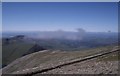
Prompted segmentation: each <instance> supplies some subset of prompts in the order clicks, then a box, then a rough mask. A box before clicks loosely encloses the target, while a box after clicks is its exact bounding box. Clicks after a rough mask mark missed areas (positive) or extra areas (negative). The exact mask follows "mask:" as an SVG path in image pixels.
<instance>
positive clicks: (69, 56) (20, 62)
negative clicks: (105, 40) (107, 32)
mask: <svg viewBox="0 0 120 76" xmlns="http://www.w3.org/2000/svg"><path fill="white" fill-rule="evenodd" d="M110 47H111V46H108V47H99V48H94V49H88V50H87V51H85V50H82V51H74V52H73V51H69V52H68V51H57V50H55V51H49V50H44V51H39V52H36V53H32V54H29V55H26V56H24V57H22V58H19V59H17V60H15V61H14V62H12V63H11V64H9V65H8V66H6V67H5V68H3V74H27V73H30V72H34V71H37V70H41V69H44V68H49V67H51V66H56V65H59V64H63V63H66V62H69V61H71V60H74V59H80V58H84V57H86V56H91V55H95V54H99V53H104V52H107V51H110V50H113V49H114V46H113V47H111V48H110Z"/></svg>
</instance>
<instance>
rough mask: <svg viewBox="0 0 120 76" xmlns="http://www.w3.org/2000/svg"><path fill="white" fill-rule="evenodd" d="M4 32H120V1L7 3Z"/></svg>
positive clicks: (4, 5)
mask: <svg viewBox="0 0 120 76" xmlns="http://www.w3.org/2000/svg"><path fill="white" fill-rule="evenodd" d="M2 24H3V26H2V27H3V28H2V30H3V31H15V32H16V31H55V30H60V29H62V30H65V31H76V29H77V28H82V29H84V30H86V31H88V32H107V31H112V32H117V31H118V3H116V2H4V3H2Z"/></svg>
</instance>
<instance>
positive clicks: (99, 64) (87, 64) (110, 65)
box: [42, 59, 118, 74]
mask: <svg viewBox="0 0 120 76" xmlns="http://www.w3.org/2000/svg"><path fill="white" fill-rule="evenodd" d="M42 74H118V61H96V59H93V60H89V61H84V62H80V63H75V64H72V65H68V66H64V67H61V68H57V69H54V70H50V71H48V72H43V73H42Z"/></svg>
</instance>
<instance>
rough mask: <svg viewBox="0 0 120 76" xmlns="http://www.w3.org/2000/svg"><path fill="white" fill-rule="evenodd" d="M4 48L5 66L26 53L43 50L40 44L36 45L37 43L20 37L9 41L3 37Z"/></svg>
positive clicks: (3, 59)
mask: <svg viewBox="0 0 120 76" xmlns="http://www.w3.org/2000/svg"><path fill="white" fill-rule="evenodd" d="M2 48H3V49H2V64H3V65H2V66H3V67H4V66H6V65H8V64H9V63H11V62H12V61H14V60H15V59H17V58H20V57H22V56H24V55H27V54H30V53H33V52H36V51H41V50H43V48H42V47H40V46H37V47H36V44H33V43H27V42H24V41H22V40H18V39H10V40H9V41H6V40H5V39H3V44H2ZM31 49H32V50H31Z"/></svg>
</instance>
